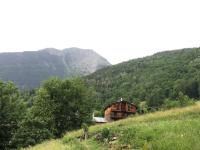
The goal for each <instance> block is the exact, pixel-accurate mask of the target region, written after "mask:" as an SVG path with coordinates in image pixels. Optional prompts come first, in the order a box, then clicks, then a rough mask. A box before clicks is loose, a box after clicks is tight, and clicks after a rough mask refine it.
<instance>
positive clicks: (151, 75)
mask: <svg viewBox="0 0 200 150" xmlns="http://www.w3.org/2000/svg"><path fill="white" fill-rule="evenodd" d="M86 81H87V83H88V84H89V86H93V87H94V89H95V90H96V92H97V98H98V101H99V103H100V104H99V106H102V105H105V104H107V103H110V102H111V101H116V100H117V99H119V98H120V97H123V98H125V99H127V100H131V101H133V102H134V103H137V102H138V101H144V100H145V101H147V102H148V104H149V106H154V107H159V106H160V105H162V103H163V101H164V100H165V98H170V99H175V98H177V96H178V94H179V92H182V93H183V94H185V95H188V96H189V97H190V98H195V99H198V98H200V48H190V49H182V50H174V51H166V52H160V53H156V54H154V55H152V56H148V57H144V58H138V59H133V60H130V61H127V62H123V63H120V64H117V65H114V66H110V67H107V68H104V69H101V70H98V71H97V72H95V73H93V74H91V75H89V76H87V77H86Z"/></svg>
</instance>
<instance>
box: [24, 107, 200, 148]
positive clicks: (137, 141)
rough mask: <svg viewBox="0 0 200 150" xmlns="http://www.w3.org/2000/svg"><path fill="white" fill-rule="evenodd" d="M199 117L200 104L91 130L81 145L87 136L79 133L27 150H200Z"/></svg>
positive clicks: (97, 126)
mask: <svg viewBox="0 0 200 150" xmlns="http://www.w3.org/2000/svg"><path fill="white" fill-rule="evenodd" d="M199 115H200V103H197V104H195V105H193V106H188V107H185V108H176V109H172V110H167V111H159V112H155V113H150V114H147V115H142V116H133V117H130V118H128V119H124V120H121V121H117V122H112V123H107V124H102V125H94V126H91V127H90V128H89V139H88V140H82V141H80V140H79V137H81V136H82V134H83V132H82V130H78V131H74V132H69V133H67V134H66V135H65V136H64V137H63V138H62V139H58V140H51V141H47V142H44V143H42V144H40V145H37V146H34V147H30V148H27V149H26V150H46V149H48V150H68V149H69V150H93V149H97V150H106V149H113V150H116V149H144V150H161V149H162V150H177V149H181V150H197V149H199V147H200V140H199V139H200V118H199ZM105 131H106V132H105ZM103 137H104V138H103ZM111 139H112V140H111ZM114 139H115V140H114Z"/></svg>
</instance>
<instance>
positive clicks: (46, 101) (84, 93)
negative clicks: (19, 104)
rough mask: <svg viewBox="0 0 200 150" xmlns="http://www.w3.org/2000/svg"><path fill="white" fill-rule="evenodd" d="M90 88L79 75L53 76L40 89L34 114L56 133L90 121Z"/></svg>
mask: <svg viewBox="0 0 200 150" xmlns="http://www.w3.org/2000/svg"><path fill="white" fill-rule="evenodd" d="M91 97H92V96H91V92H90V91H89V90H88V89H86V87H85V85H84V82H83V81H82V80H80V79H73V80H60V79H58V78H52V79H49V80H47V81H45V82H44V84H43V85H42V86H41V87H40V88H39V90H38V91H37V94H36V97H35V100H34V104H33V107H32V110H31V111H32V114H33V116H34V117H35V118H36V120H38V121H39V122H41V123H44V124H45V125H46V127H47V129H48V130H49V131H50V132H51V133H53V135H55V136H56V137H60V136H61V135H62V134H63V133H64V132H66V131H68V130H72V129H75V128H80V127H81V124H82V123H83V122H85V123H87V122H90V121H91V117H92V99H91Z"/></svg>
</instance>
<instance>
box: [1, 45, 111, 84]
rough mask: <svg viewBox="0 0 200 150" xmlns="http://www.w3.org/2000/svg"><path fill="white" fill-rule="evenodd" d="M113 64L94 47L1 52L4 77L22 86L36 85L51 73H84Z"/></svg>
mask: <svg viewBox="0 0 200 150" xmlns="http://www.w3.org/2000/svg"><path fill="white" fill-rule="evenodd" d="M109 65H110V63H109V62H108V61H107V60H106V59H105V58H103V57H102V56H100V55H98V54H97V53H96V52H94V51H93V50H88V49H79V48H68V49H64V50H57V49H54V48H47V49H43V50H39V51H27V52H14V53H0V79H1V80H4V81H8V80H11V81H13V82H14V83H16V84H17V85H18V86H19V87H20V88H35V87H37V86H39V84H40V82H41V81H43V80H45V79H47V78H49V77H51V76H57V77H61V78H69V77H75V76H84V75H88V74H90V73H93V72H95V71H96V70H98V69H101V68H103V67H107V66H109Z"/></svg>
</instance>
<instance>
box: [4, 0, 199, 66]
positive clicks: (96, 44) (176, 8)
mask: <svg viewBox="0 0 200 150" xmlns="http://www.w3.org/2000/svg"><path fill="white" fill-rule="evenodd" d="M199 4H200V2H198V1H195V0H151V1H149V0H28V1H27V0H17V1H14V0H1V1H0V51H1V52H5V51H24V50H37V49H42V48H46V47H55V48H59V49H63V48H67V47H80V48H91V49H94V50H95V51H97V52H98V53H100V54H102V55H103V56H104V57H106V58H107V59H108V60H109V61H110V62H111V63H118V62H121V61H125V60H128V59H132V58H137V57H142V56H146V55H150V54H153V53H155V52H157V51H161V50H168V49H177V48H184V47H196V46H200V41H199V39H200V28H199V27H200V21H199V14H200V9H199V8H198V7H199Z"/></svg>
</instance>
